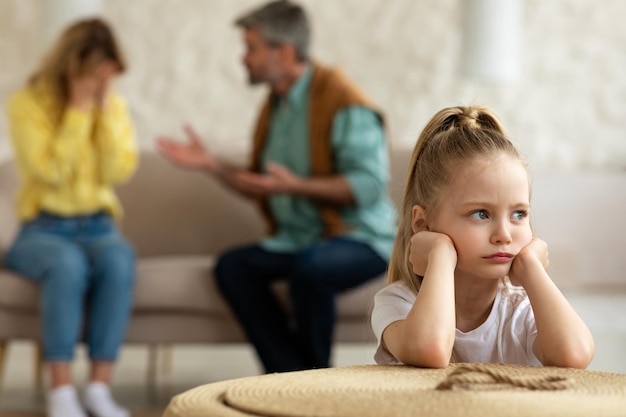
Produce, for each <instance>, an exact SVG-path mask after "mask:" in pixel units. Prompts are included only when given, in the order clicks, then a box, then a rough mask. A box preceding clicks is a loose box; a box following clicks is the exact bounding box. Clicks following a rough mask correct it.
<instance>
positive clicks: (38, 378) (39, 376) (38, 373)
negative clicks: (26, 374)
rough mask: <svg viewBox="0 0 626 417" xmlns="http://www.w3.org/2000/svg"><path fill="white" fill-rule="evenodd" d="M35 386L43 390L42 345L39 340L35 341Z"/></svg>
mask: <svg viewBox="0 0 626 417" xmlns="http://www.w3.org/2000/svg"><path fill="white" fill-rule="evenodd" d="M34 353H35V358H34V359H35V375H34V376H35V378H34V380H35V388H36V389H37V390H39V391H42V390H43V347H42V346H41V342H35V349H34Z"/></svg>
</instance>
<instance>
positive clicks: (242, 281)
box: [215, 238, 387, 373]
mask: <svg viewBox="0 0 626 417" xmlns="http://www.w3.org/2000/svg"><path fill="white" fill-rule="evenodd" d="M386 268H387V263H386V261H385V260H384V259H383V258H381V257H380V256H379V255H378V254H377V253H376V252H374V251H373V250H372V249H371V248H370V247H369V246H368V245H365V244H363V243H359V242H355V241H353V240H350V239H346V238H335V239H330V240H326V241H322V242H320V243H319V244H317V245H315V246H312V247H309V248H307V249H306V250H303V251H301V252H298V253H295V254H286V253H276V252H269V251H266V250H264V249H262V248H261V247H260V246H259V245H251V246H245V247H241V248H236V249H233V250H230V251H228V252H226V253H225V254H223V255H222V256H221V257H220V259H219V260H218V263H217V265H216V267H215V277H216V279H217V284H218V286H219V288H220V290H221V292H222V294H223V295H224V297H225V298H226V300H227V301H228V303H229V304H230V307H231V309H232V311H233V313H234V314H235V316H236V317H237V318H238V319H239V321H240V323H241V324H242V326H243V328H244V330H245V332H246V334H247V336H248V339H249V340H250V342H251V343H252V344H253V345H254V347H255V349H256V352H257V354H258V356H259V358H260V359H261V362H262V363H263V366H264V367H265V371H266V372H268V373H269V372H284V371H293V370H301V369H311V368H322V367H328V366H329V362H330V348H331V343H332V339H333V329H334V323H335V294H336V293H338V292H340V291H343V290H347V289H350V288H354V287H356V286H358V285H360V284H363V283H364V282H366V281H368V280H370V279H372V278H375V277H376V276H378V275H380V274H381V273H383V272H384V271H385V270H386ZM279 279H282V280H287V282H288V284H289V292H290V296H291V302H292V305H293V308H294V316H293V318H294V320H290V319H289V316H288V315H287V313H286V312H285V311H284V309H283V308H282V306H281V304H280V303H279V302H278V300H277V299H276V297H275V295H274V293H273V292H272V290H271V283H272V282H273V281H275V280H279Z"/></svg>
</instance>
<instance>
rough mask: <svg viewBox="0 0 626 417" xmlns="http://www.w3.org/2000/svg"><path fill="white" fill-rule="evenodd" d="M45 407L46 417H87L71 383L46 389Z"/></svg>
mask: <svg viewBox="0 0 626 417" xmlns="http://www.w3.org/2000/svg"><path fill="white" fill-rule="evenodd" d="M47 408H48V412H47V416H48V417H87V413H85V410H83V407H82V406H81V405H80V401H78V395H77V394H76V388H74V387H73V386H72V385H61V386H59V387H56V388H52V389H51V390H50V391H48V404H47Z"/></svg>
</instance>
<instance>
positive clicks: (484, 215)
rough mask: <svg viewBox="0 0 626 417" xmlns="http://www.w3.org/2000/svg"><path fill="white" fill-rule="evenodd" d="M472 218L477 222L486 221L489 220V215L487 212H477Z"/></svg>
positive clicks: (471, 215)
mask: <svg viewBox="0 0 626 417" xmlns="http://www.w3.org/2000/svg"><path fill="white" fill-rule="evenodd" d="M470 217H471V218H473V219H477V220H486V219H488V218H489V215H488V214H487V210H476V211H475V212H473V213H471V214H470Z"/></svg>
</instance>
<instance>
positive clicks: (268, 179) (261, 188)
mask: <svg viewBox="0 0 626 417" xmlns="http://www.w3.org/2000/svg"><path fill="white" fill-rule="evenodd" d="M265 168H266V170H267V174H257V173H254V172H250V171H240V172H238V173H237V181H238V183H239V185H240V186H241V187H242V188H245V189H246V190H248V191H249V192H251V193H253V194H256V195H261V196H266V195H272V194H296V193H297V191H298V189H299V187H300V184H302V181H303V180H302V178H301V177H299V176H297V175H295V174H294V173H293V172H292V171H291V170H289V169H288V168H287V167H285V166H283V165H280V164H277V163H275V162H269V163H268V164H267V165H266V167H265Z"/></svg>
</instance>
